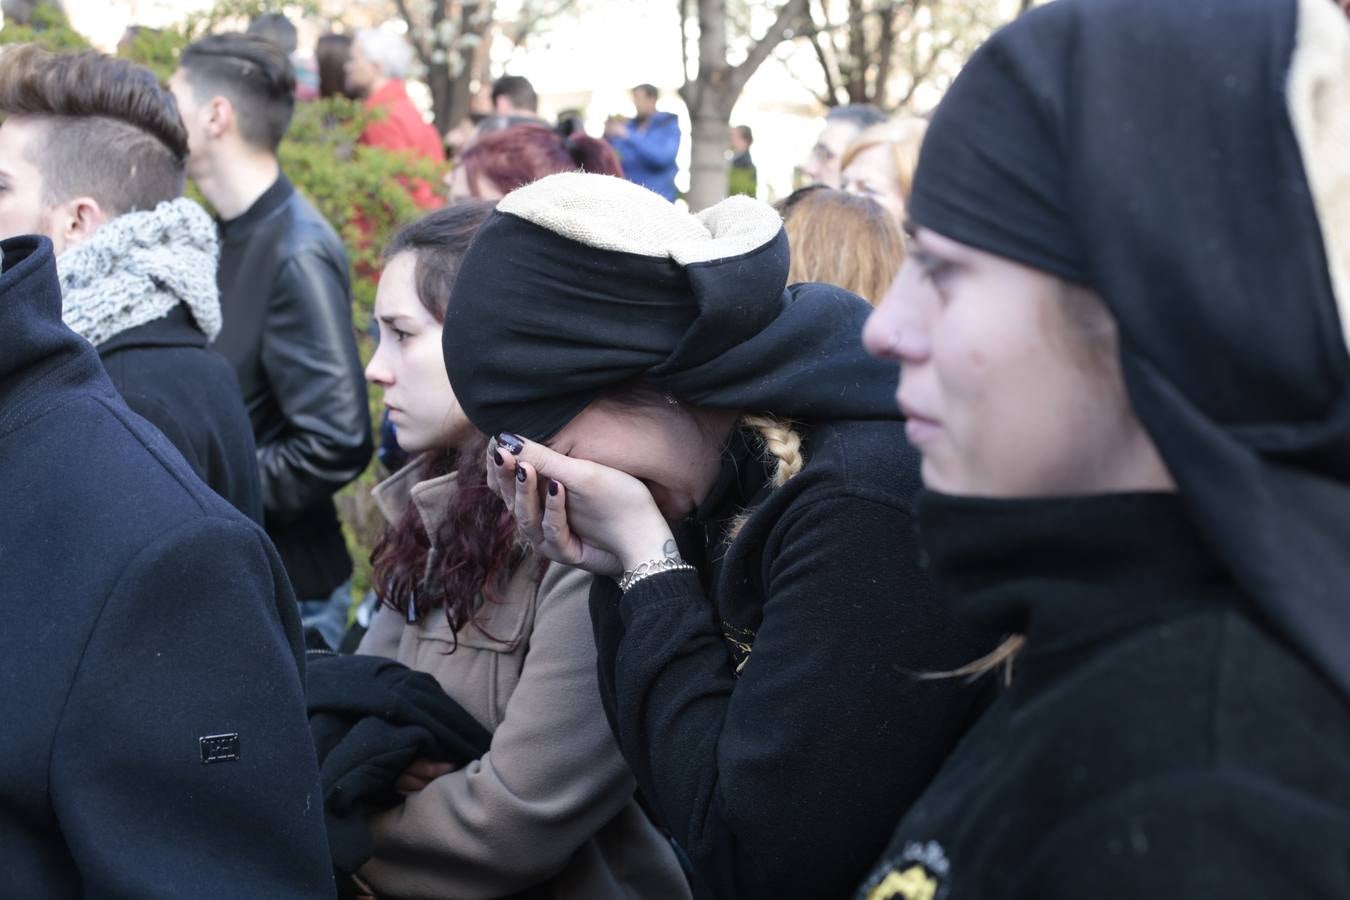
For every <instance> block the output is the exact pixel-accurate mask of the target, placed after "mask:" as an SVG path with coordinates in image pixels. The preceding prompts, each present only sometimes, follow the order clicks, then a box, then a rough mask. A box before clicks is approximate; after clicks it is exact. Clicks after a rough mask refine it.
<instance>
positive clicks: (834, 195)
mask: <svg viewBox="0 0 1350 900" xmlns="http://www.w3.org/2000/svg"><path fill="white" fill-rule="evenodd" d="M783 227H784V228H785V229H786V230H787V237H788V247H789V249H790V252H791V261H790V262H789V265H788V282H789V283H796V282H799V281H816V282H821V283H824V284H832V285H835V286H836V287H841V288H843V289H844V290H846V291H852V292H853V293H855V294H857V295H858V296H859V297H862V298H863V299H864V300H866V301H867V302H868V303H870V304H872V305H873V306H876V305H877V304H878V303H880V302H881V298H882V295H883V294H885V293H886V288H887V287H889V286H890V283H891V281H892V279H894V278H895V274H896V273H897V272H899V271H900V265H901V264H902V263H903V262H904V261H905V244H904V240H903V239H902V238H901V236H900V229H899V228H897V227H896V225H895V222H894V221H893V220H892V218H891V216H890V215H888V214H887V212H886V211H885V210H884V209H882V208H881V205H880V204H879V203H877V202H876V201H875V200H873V199H871V198H870V197H863V196H860V195H858V194H850V193H847V192H845V191H837V190H833V189H830V188H819V189H816V190H811V191H809V192H805V193H803V194H802V195H801V196H800V197H799V198H797V199H796V200H795V201H793V202H792V203H790V204H785V205H784V219H783Z"/></svg>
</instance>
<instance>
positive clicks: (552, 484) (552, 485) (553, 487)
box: [548, 478, 558, 497]
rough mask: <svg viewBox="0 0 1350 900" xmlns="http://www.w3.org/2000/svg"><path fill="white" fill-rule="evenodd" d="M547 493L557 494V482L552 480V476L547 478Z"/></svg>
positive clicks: (553, 495)
mask: <svg viewBox="0 0 1350 900" xmlns="http://www.w3.org/2000/svg"><path fill="white" fill-rule="evenodd" d="M548 495H549V496H550V497H556V496H558V482H556V481H554V480H553V479H552V478H550V479H549V480H548Z"/></svg>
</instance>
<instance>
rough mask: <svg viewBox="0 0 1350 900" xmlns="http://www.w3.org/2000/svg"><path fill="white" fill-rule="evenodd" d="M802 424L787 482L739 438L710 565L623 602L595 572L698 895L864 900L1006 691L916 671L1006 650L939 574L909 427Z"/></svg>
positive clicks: (608, 668) (642, 749) (618, 691)
mask: <svg viewBox="0 0 1350 900" xmlns="http://www.w3.org/2000/svg"><path fill="white" fill-rule="evenodd" d="M804 432H805V443H804V445H803V452H804V455H805V458H806V466H805V468H804V469H803V470H802V471H801V472H800V473H799V474H798V475H796V476H795V477H794V478H792V479H791V480H790V481H788V482H787V484H785V485H783V486H782V487H778V488H773V487H772V486H771V485H769V484H768V473H767V472H766V470H765V467H764V465H763V464H762V463H761V461H760V453H761V449H760V446H759V444H758V442H757V441H756V440H754V439H753V438H749V439H748V438H747V435H746V433H745V432H743V431H738V432H737V433H736V434H735V435H734V436H733V438H732V441H731V443H730V446H729V447H728V450H727V453H726V457H725V459H724V464H723V471H722V476H721V479H720V481H719V482H718V484H717V486H716V487H714V489H713V492H712V493H711V494H710V496H709V497H708V498H707V499H706V500H705V501H704V503H703V506H702V508H701V509H700V510H699V511H698V513H697V514H696V515H695V516H694V517H693V519H692V521H690V522H687V523H684V527H681V528H680V529H679V531H677V540H678V541H679V544H680V549H681V553H682V555H683V556H684V558H685V559H686V560H687V561H689V562H691V563H693V564H694V565H695V566H697V568H698V569H699V572H698V574H695V573H690V572H671V573H665V574H660V575H654V576H651V577H649V578H647V579H645V580H643V581H640V582H638V583H637V584H636V585H634V586H633V587H632V588H630V589H629V590H628V591H627V592H625V593H624V594H622V595H619V592H618V589H617V588H616V587H615V585H614V583H613V582H612V581H611V580H609V579H596V582H595V587H594V588H593V590H592V593H591V606H592V610H591V611H592V615H593V617H594V619H595V626H596V644H597V648H598V650H599V659H600V689H601V694H602V697H603V699H604V701H605V706H606V711H607V712H608V713H609V715H610V719H611V724H612V726H613V727H614V729H615V734H616V736H617V737H618V741H619V747H620V749H621V750H622V751H623V755H624V758H625V759H626V760H627V761H628V764H629V766H630V767H631V768H632V770H633V775H634V776H635V778H636V779H637V783H638V787H639V790H640V791H641V793H642V795H643V797H644V798H645V799H646V800H647V801H648V803H649V804H650V806H651V807H652V809H653V811H654V813H655V814H656V817H657V819H658V820H659V821H661V822H662V823H663V824H664V825H665V826H666V827H668V828H669V829H670V831H671V834H672V835H673V837H674V840H675V842H676V844H677V845H678V846H679V847H680V848H681V849H682V850H683V851H684V852H685V854H686V856H687V857H688V858H689V860H690V862H691V863H692V868H693V874H694V886H695V892H696V894H697V895H698V896H700V897H716V898H719V900H761V898H762V900H793V898H801V900H829V898H839V897H848V896H849V895H851V893H852V892H853V889H854V888H855V887H856V886H857V883H858V881H859V880H861V878H862V877H863V875H864V874H865V873H866V871H867V868H868V866H869V865H871V863H872V862H873V861H874V860H875V859H876V856H877V854H878V853H880V851H881V850H882V848H884V847H885V845H886V841H887V839H888V838H889V836H890V833H891V831H892V829H893V827H894V823H895V811H896V810H897V809H903V808H904V807H905V806H907V805H908V804H909V803H910V802H912V801H913V800H914V799H915V798H916V797H917V796H918V795H919V793H920V792H921V791H922V790H923V789H924V787H925V786H926V785H927V784H928V781H929V779H930V778H932V776H933V774H934V773H935V772H936V771H937V769H938V767H939V766H940V765H941V763H942V761H943V760H944V759H945V758H946V756H947V754H948V753H949V752H950V751H951V749H952V747H953V746H954V745H955V744H956V741H957V739H958V738H959V737H960V735H961V734H962V732H963V731H964V730H965V729H966V728H967V727H968V726H969V725H970V723H971V722H972V721H973V720H974V719H975V717H976V715H977V714H978V712H979V710H980V709H981V708H982V706H983V703H984V701H985V700H986V699H987V691H986V688H985V686H983V685H978V686H972V685H970V684H968V683H966V682H963V681H961V680H955V679H947V680H924V679H921V678H919V677H917V676H918V674H919V673H924V672H934V671H946V670H950V669H953V668H956V667H959V666H961V665H964V664H965V663H968V662H970V661H971V660H973V659H976V658H978V657H979V656H981V655H983V654H984V653H987V652H988V651H989V650H990V649H991V648H992V647H993V643H994V642H993V641H992V639H991V638H990V637H989V636H987V635H984V634H982V633H981V632H979V631H978V630H976V629H974V628H971V627H968V626H966V625H964V624H963V623H961V622H958V621H957V620H956V618H955V617H954V616H953V615H952V614H951V612H950V611H949V610H948V609H946V608H945V607H944V606H943V605H942V604H940V603H939V602H938V601H937V598H936V596H935V594H934V591H933V588H932V585H931V583H930V579H929V578H928V577H927V575H926V574H925V573H924V572H923V571H922V570H921V569H920V568H919V565H918V556H917V553H916V551H915V547H914V530H913V523H912V521H911V518H910V507H911V504H912V502H913V497H914V494H915V492H916V491H917V489H918V486H919V477H918V456H917V454H916V453H915V451H914V450H913V448H911V447H910V446H909V445H908V443H907V442H906V441H905V436H904V425H903V424H902V423H901V422H898V421H879V422H861V421H855V422H850V421H836V422H821V423H814V424H813V425H811V426H810V427H809V428H807V429H804ZM747 509H752V510H753V513H752V514H751V515H750V517H749V520H748V521H746V522H745V524H744V526H743V528H742V529H741V531H740V533H739V535H738V536H737V537H736V539H735V540H734V541H732V542H731V543H730V545H728V544H727V543H726V541H725V540H724V535H725V534H726V528H727V525H728V522H729V520H730V519H731V518H732V517H734V516H735V515H737V514H738V513H742V512H744V511H745V510H747Z"/></svg>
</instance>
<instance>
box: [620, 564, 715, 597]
mask: <svg viewBox="0 0 1350 900" xmlns="http://www.w3.org/2000/svg"><path fill="white" fill-rule="evenodd" d="M686 570H687V571H690V572H694V571H697V570H696V569H695V568H694V567H693V566H691V565H689V563H687V562H685V561H684V560H682V559H680V558H679V557H678V556H676V557H667V558H666V559H649V560H647V561H646V562H644V563H639V564H638V565H637V566H635V567H633V568H631V569H629V570H628V571H627V572H624V573H623V577H622V578H620V579H619V590H621V591H627V590H628V589H629V588H631V587H632V586H633V585H635V584H637V583H638V582H639V581H641V580H642V579H644V578H650V577H652V576H653V575H660V574H661V573H662V572H683V571H686Z"/></svg>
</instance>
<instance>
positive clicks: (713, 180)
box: [685, 94, 731, 212]
mask: <svg viewBox="0 0 1350 900" xmlns="http://www.w3.org/2000/svg"><path fill="white" fill-rule="evenodd" d="M718 100H720V98H718V97H707V96H706V94H705V99H704V101H703V103H702V104H701V105H702V106H703V107H705V108H704V109H700V110H690V111H689V118H690V121H691V122H692V123H693V131H694V133H693V135H692V136H691V140H692V151H691V153H690V160H689V193H688V195H687V196H686V198H685V199H686V200H687V201H688V203H689V209H690V210H692V211H693V212H698V211H699V210H703V209H707V208H708V207H709V206H712V205H713V204H714V203H717V202H718V201H719V200H722V199H724V198H725V197H726V195H727V133H728V131H729V130H730V128H731V107H730V105H727V104H723V103H720V102H717V101H718ZM710 101H711V102H710Z"/></svg>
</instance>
